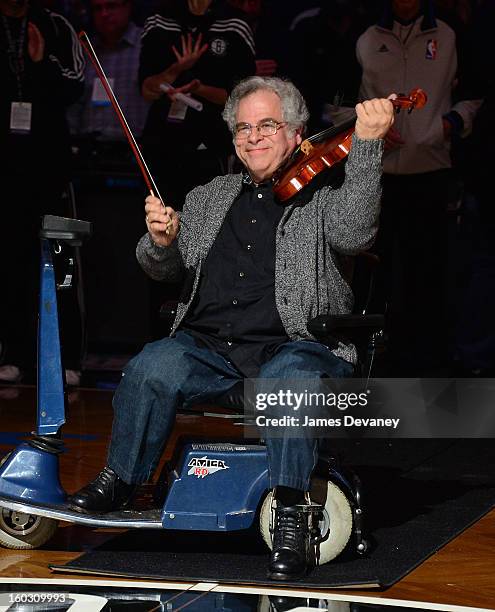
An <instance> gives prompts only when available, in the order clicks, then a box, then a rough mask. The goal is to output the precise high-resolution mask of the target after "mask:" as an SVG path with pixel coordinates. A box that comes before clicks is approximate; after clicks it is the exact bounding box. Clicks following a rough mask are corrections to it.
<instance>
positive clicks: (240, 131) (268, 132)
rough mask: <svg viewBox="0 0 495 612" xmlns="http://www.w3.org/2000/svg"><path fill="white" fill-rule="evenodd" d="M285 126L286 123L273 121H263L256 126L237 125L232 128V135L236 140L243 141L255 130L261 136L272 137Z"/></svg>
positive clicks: (248, 124) (247, 124)
mask: <svg viewBox="0 0 495 612" xmlns="http://www.w3.org/2000/svg"><path fill="white" fill-rule="evenodd" d="M285 125H287V122H286V121H275V120H274V119H264V120H263V121H260V122H259V123H258V124H257V125H251V124H250V123H238V124H237V125H236V126H235V128H234V134H235V137H236V140H245V139H246V138H249V136H251V132H252V131H253V129H254V128H256V129H257V130H258V133H259V134H261V136H274V135H275V134H276V133H277V132H278V130H279V129H280V128H282V127H284V126H285Z"/></svg>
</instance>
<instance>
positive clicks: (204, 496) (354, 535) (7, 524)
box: [0, 216, 381, 564]
mask: <svg viewBox="0 0 495 612" xmlns="http://www.w3.org/2000/svg"><path fill="white" fill-rule="evenodd" d="M90 233H91V224H90V223H88V222H85V221H79V220H75V219H66V218H63V217H54V216H45V217H44V218H43V223H42V229H41V234H40V235H41V287H40V301H39V326H38V390H37V391H38V396H37V403H38V405H37V425H36V431H35V432H33V436H32V438H31V439H30V440H29V441H26V442H23V443H21V444H20V445H19V446H18V447H17V448H16V449H14V450H13V451H11V452H10V453H9V454H7V455H6V456H5V457H3V459H2V460H1V461H0V545H2V546H4V547H7V548H12V549H31V548H36V547H39V546H42V545H43V544H45V543H46V542H47V541H48V540H49V539H50V537H51V536H52V535H53V534H54V532H55V531H56V529H57V524H58V521H68V522H72V523H77V524H81V525H87V526H91V527H123V528H141V529H142V528H146V529H175V530H202V531H205V530H206V531H220V532H225V531H232V530H239V529H247V528H249V527H250V526H251V525H252V524H253V522H254V521H255V520H258V521H259V527H260V531H261V535H262V537H263V539H264V540H265V542H266V544H267V545H268V546H269V547H271V542H272V524H273V519H274V503H275V502H274V500H273V494H272V493H271V491H270V490H269V488H268V468H267V455H266V447H265V446H263V444H261V443H256V444H242V443H240V444H235V443H223V442H222V443H204V442H198V443H187V444H185V445H184V446H183V447H182V448H181V449H179V452H176V457H177V459H176V461H175V463H173V464H171V465H167V466H166V467H165V468H164V470H165V473H164V474H162V475H161V476H160V478H159V480H158V484H157V485H156V487H157V488H159V487H161V492H159V493H160V494H158V495H156V496H155V499H156V502H155V504H154V507H149V508H147V509H145V510H144V511H143V510H142V509H139V510H136V509H133V508H132V506H131V507H128V508H126V509H124V510H120V511H116V512H111V513H107V514H95V515H88V514H81V513H78V512H75V511H73V510H71V509H70V508H69V507H68V504H67V501H66V499H67V494H66V492H65V491H64V490H63V488H62V486H61V484H60V479H59V455H60V453H62V452H63V436H62V433H61V429H62V425H63V424H64V422H65V388H64V376H63V373H64V370H63V366H62V362H61V353H60V340H59V325H58V313H57V289H60V288H61V287H65V286H67V285H68V284H70V281H69V278H70V276H71V274H70V269H69V272H68V273H67V274H66V277H65V281H64V282H63V283H59V284H58V285H57V282H56V276H55V267H54V260H55V256H56V258H57V260H59V259H60V258H61V256H62V254H63V253H66V256H67V257H68V260H69V264H70V261H71V257H70V256H71V250H72V247H74V246H79V245H81V244H82V242H83V240H84V239H85V238H87V237H88V236H89V235H90ZM362 316H363V315H359V317H362ZM368 316H369V315H368ZM359 320H361V323H363V319H359ZM329 321H330V320H329V319H328V318H327V319H323V320H315V321H314V322H313V329H312V331H313V333H317V332H320V334H323V335H325V334H326V333H327V332H328V330H329V329H330V327H331V321H330V322H329ZM380 322H381V321H377V320H376V319H372V321H371V323H370V322H369V321H368V326H367V327H368V328H370V325H371V328H372V329H373V330H375V331H377V330H378V328H379V326H380ZM344 325H345V326H348V325H349V320H348V317H347V318H346V319H345V321H344ZM372 350H374V348H373V347H372ZM205 414H211V413H205ZM163 483H166V484H165V486H164V485H163ZM306 508H307V511H308V513H309V516H310V518H309V520H310V527H311V534H312V544H313V550H314V561H315V563H317V564H323V563H326V562H328V561H330V560H332V559H334V558H335V557H337V555H339V554H340V553H341V552H342V550H343V549H344V548H345V547H346V546H347V545H348V543H349V542H350V541H352V542H353V545H354V547H355V549H356V551H357V552H358V553H364V552H365V551H366V549H367V542H366V540H365V539H364V538H363V529H362V526H363V512H362V505H361V493H360V483H359V479H358V478H357V476H356V475H355V474H353V473H352V472H346V471H344V470H342V469H340V468H339V467H338V466H337V464H336V463H335V462H334V460H333V459H332V458H330V457H323V456H322V457H321V459H320V464H319V466H318V469H317V470H315V474H314V477H313V482H312V486H311V491H310V500H308V504H307V506H306ZM351 545H352V544H351Z"/></svg>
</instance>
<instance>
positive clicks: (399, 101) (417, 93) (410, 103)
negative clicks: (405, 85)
mask: <svg viewBox="0 0 495 612" xmlns="http://www.w3.org/2000/svg"><path fill="white" fill-rule="evenodd" d="M427 100H428V96H427V95H426V92H425V91H424V90H423V89H420V88H419V87H418V88H417V89H413V90H412V91H411V92H410V93H409V95H408V96H405V95H404V94H399V95H398V96H397V98H395V100H391V102H392V104H393V105H394V107H395V110H396V112H397V113H400V110H401V108H407V112H408V113H412V112H413V110H414V109H415V108H423V106H424V105H425V104H426V102H427Z"/></svg>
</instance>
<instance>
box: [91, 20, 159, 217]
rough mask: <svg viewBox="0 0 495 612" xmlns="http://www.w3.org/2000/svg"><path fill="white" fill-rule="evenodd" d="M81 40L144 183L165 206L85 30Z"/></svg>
mask: <svg viewBox="0 0 495 612" xmlns="http://www.w3.org/2000/svg"><path fill="white" fill-rule="evenodd" d="M79 40H80V42H81V45H82V47H83V49H84V50H85V51H86V54H87V56H88V57H89V59H90V61H91V63H92V64H93V67H94V69H95V70H96V74H97V75H98V77H99V79H100V81H101V84H102V85H103V88H104V89H105V91H106V93H107V96H108V98H109V100H110V103H111V104H112V107H113V109H114V111H115V113H116V114H117V117H118V119H119V122H120V125H121V127H122V130H123V131H124V134H125V136H126V138H127V140H128V142H129V145H130V146H131V149H132V152H133V153H134V157H135V158H136V161H137V163H138V166H139V169H140V170H141V174H142V175H143V178H144V182H145V183H146V187H147V188H148V190H149V192H150V194H151V195H152V196H156V197H157V198H159V199H160V200H161V202H162V205H163V206H165V204H164V201H163V199H162V197H161V195H160V192H159V191H158V187H157V186H156V183H155V181H154V180H153V177H152V176H151V172H150V171H149V168H148V166H147V164H146V161H145V159H144V157H143V154H142V153H141V151H140V149H139V146H138V144H137V142H136V139H135V138H134V135H133V133H132V132H131V128H130V127H129V124H128V123H127V120H126V118H125V116H124V113H123V112H122V109H121V108H120V104H119V103H118V101H117V98H116V97H115V94H114V93H113V91H112V87H111V86H110V83H109V81H108V79H107V76H106V74H105V71H104V70H103V67H102V65H101V64H100V61H99V59H98V57H97V56H96V53H95V50H94V48H93V45H92V44H91V41H90V40H89V37H88V35H87V34H86V32H84V30H83V31H82V32H79Z"/></svg>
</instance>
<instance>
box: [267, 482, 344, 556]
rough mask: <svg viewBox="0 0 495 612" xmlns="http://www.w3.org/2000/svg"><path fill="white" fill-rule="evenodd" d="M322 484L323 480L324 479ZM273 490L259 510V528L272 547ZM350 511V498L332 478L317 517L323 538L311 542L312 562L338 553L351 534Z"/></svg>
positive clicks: (269, 546) (268, 544)
mask: <svg viewBox="0 0 495 612" xmlns="http://www.w3.org/2000/svg"><path fill="white" fill-rule="evenodd" d="M323 485H324V483H323ZM272 506H273V493H272V492H270V493H269V494H268V495H267V496H266V497H265V500H264V502H263V505H262V507H261V511H260V531H261V535H262V536H263V540H264V541H265V543H266V545H267V546H268V548H270V550H271V548H272V531H271V525H272V522H273V513H272ZM352 517H353V513H352V508H351V505H350V503H349V500H348V499H347V497H346V496H345V495H344V493H343V492H342V491H341V490H340V488H339V487H338V486H337V485H336V484H335V483H333V482H331V481H328V482H327V493H326V499H325V505H324V508H323V511H322V512H321V516H319V517H318V527H319V530H320V533H321V536H322V541H321V542H319V543H318V544H316V545H315V546H314V548H315V550H314V551H313V554H314V563H315V564H316V565H323V564H324V563H328V562H329V561H332V560H333V559H335V557H337V556H338V555H340V553H341V552H342V551H343V550H344V548H345V547H346V546H347V543H348V542H349V540H350V538H351V535H352V525H353V518H352Z"/></svg>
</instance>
